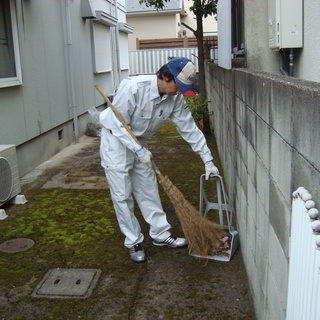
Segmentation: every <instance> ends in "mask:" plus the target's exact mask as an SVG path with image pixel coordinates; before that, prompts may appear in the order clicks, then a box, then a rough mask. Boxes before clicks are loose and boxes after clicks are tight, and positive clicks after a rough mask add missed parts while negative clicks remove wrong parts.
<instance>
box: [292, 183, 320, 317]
mask: <svg viewBox="0 0 320 320" xmlns="http://www.w3.org/2000/svg"><path fill="white" fill-rule="evenodd" d="M319 231H320V220H319V211H318V210H317V209H316V208H315V203H314V201H313V200H312V197H311V194H310V193H309V192H308V191H307V190H306V189H304V188H299V189H297V191H295V192H294V193H293V201H292V224H291V245H290V260H289V284H288V301H287V315H286V318H287V320H301V319H308V320H317V319H319V301H320V274H319V266H320V251H319V248H320V236H319V235H318V234H319Z"/></svg>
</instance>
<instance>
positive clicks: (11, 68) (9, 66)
mask: <svg viewBox="0 0 320 320" xmlns="http://www.w3.org/2000/svg"><path fill="white" fill-rule="evenodd" d="M0 61H1V63H0V78H9V77H14V76H16V68H15V61H14V49H13V37H12V22H11V16H10V3H9V1H8V0H2V1H1V2H0Z"/></svg>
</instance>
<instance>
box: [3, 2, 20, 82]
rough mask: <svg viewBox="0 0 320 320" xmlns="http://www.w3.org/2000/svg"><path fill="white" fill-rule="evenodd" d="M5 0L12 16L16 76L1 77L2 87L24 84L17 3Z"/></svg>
mask: <svg viewBox="0 0 320 320" xmlns="http://www.w3.org/2000/svg"><path fill="white" fill-rule="evenodd" d="M5 1H8V2H9V10H10V17H11V31H12V46H13V55H14V64H15V73H16V75H15V76H14V77H7V78H0V88H6V87H12V86H18V85H21V84H22V74H21V62H20V49H19V37H18V25H17V16H16V5H15V1H14V0H5Z"/></svg>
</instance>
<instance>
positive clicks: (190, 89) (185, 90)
mask: <svg viewBox="0 0 320 320" xmlns="http://www.w3.org/2000/svg"><path fill="white" fill-rule="evenodd" d="M174 80H175V83H176V85H177V87H178V89H179V91H180V92H181V93H182V94H183V95H184V96H187V97H193V96H195V95H196V90H195V88H194V86H193V85H187V84H184V83H182V82H181V81H180V80H179V79H177V78H176V77H175V78H174Z"/></svg>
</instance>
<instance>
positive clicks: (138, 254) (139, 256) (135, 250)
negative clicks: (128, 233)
mask: <svg viewBox="0 0 320 320" xmlns="http://www.w3.org/2000/svg"><path fill="white" fill-rule="evenodd" d="M129 257H130V259H131V260H132V261H134V262H138V263H139V262H145V261H146V260H147V259H146V253H145V251H144V248H143V246H142V243H138V244H136V245H134V246H132V247H131V248H129Z"/></svg>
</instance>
